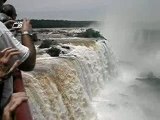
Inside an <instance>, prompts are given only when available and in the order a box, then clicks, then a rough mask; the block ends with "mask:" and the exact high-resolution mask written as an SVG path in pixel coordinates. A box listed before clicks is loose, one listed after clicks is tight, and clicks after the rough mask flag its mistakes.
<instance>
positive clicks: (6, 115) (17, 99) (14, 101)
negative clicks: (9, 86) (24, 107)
mask: <svg viewBox="0 0 160 120" xmlns="http://www.w3.org/2000/svg"><path fill="white" fill-rule="evenodd" d="M26 100H28V97H27V95H26V93H25V92H18V93H13V94H12V96H11V99H10V101H9V103H8V104H7V106H6V107H5V108H4V111H3V117H2V120H12V118H11V114H12V112H13V111H15V109H16V108H17V107H18V106H19V105H20V104H21V103H22V102H24V101H26Z"/></svg>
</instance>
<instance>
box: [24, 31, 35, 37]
mask: <svg viewBox="0 0 160 120" xmlns="http://www.w3.org/2000/svg"><path fill="white" fill-rule="evenodd" d="M22 35H29V36H32V35H33V33H32V32H31V31H23V32H22Z"/></svg>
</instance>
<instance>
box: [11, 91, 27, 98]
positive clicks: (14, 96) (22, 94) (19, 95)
mask: <svg viewBox="0 0 160 120" xmlns="http://www.w3.org/2000/svg"><path fill="white" fill-rule="evenodd" d="M17 97H27V95H26V93H25V92H17V93H13V94H12V98H17Z"/></svg>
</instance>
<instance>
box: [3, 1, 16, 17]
mask: <svg viewBox="0 0 160 120" xmlns="http://www.w3.org/2000/svg"><path fill="white" fill-rule="evenodd" d="M1 12H2V13H4V14H6V15H7V16H9V17H11V18H12V19H14V17H16V16H17V13H16V9H15V8H14V6H13V5H10V4H5V5H3V6H2V10H1Z"/></svg>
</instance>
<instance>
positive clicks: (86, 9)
mask: <svg viewBox="0 0 160 120" xmlns="http://www.w3.org/2000/svg"><path fill="white" fill-rule="evenodd" d="M7 3H10V4H13V5H14V6H15V7H16V9H17V13H18V17H19V18H23V17H29V18H40V19H43V18H44V19H69V20H104V19H106V18H107V17H113V16H116V18H119V17H121V18H125V19H126V18H127V19H128V18H129V19H144V20H156V21H159V20H160V14H158V12H159V10H160V8H159V5H160V0H8V1H7Z"/></svg>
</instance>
